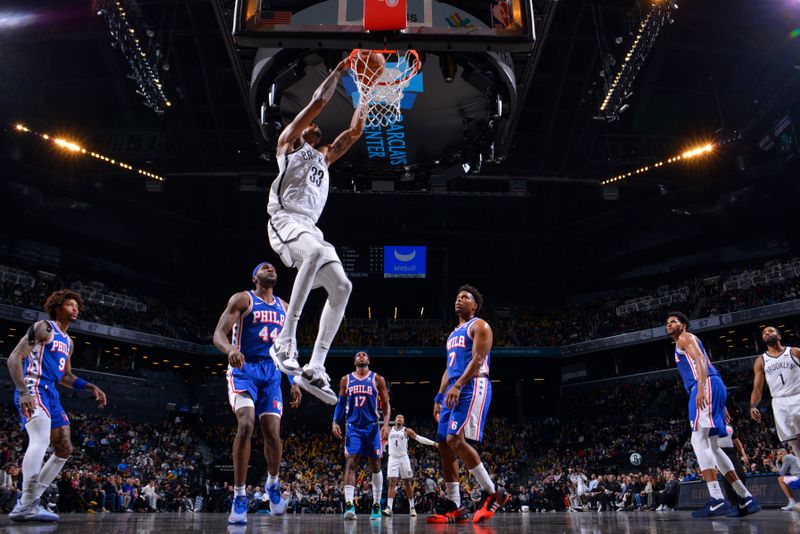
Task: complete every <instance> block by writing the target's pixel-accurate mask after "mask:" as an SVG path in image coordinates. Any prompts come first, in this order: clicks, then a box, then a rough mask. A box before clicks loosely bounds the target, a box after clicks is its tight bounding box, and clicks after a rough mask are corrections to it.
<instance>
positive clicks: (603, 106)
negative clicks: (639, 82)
mask: <svg viewBox="0 0 800 534" xmlns="http://www.w3.org/2000/svg"><path fill="white" fill-rule="evenodd" d="M677 7H678V6H677V4H676V3H675V2H671V1H666V0H655V1H653V2H652V7H651V8H650V11H648V13H647V15H645V17H644V19H643V20H642V22H641V24H639V28H638V29H637V31H636V34H635V37H634V38H633V41H632V42H631V45H630V48H628V51H627V52H626V54H625V56H624V58H623V60H622V62H621V63H620V66H619V71H618V72H617V74H616V75H615V76H614V77H613V78H611V77H610V76H606V75H605V71H604V72H603V74H604V76H603V79H604V80H605V83H606V93H605V96H604V97H603V100H602V102H601V103H600V113H599V115H597V116H595V118H596V119H600V120H609V121H610V120H614V119H616V118H618V116H619V113H620V112H621V111H622V110H621V109H620V108H621V107H622V106H623V104H622V101H623V100H625V98H627V97H629V96H630V95H631V94H632V87H633V83H634V82H635V81H636V76H637V75H638V74H639V71H640V70H641V69H642V67H643V66H644V63H645V60H646V59H647V55H648V54H649V53H650V50H651V49H652V48H653V45H654V44H655V41H656V38H657V37H658V34H659V33H660V32H661V28H662V27H663V26H664V24H665V23H667V22H669V21H670V20H671V11H672V10H673V9H677ZM626 105H627V104H626ZM626 109H627V108H626Z"/></svg>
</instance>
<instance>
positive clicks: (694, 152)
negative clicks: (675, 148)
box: [600, 143, 717, 185]
mask: <svg viewBox="0 0 800 534" xmlns="http://www.w3.org/2000/svg"><path fill="white" fill-rule="evenodd" d="M716 147H717V145H715V144H714V143H706V144H703V145H700V146H697V147H695V148H691V149H689V150H686V151H684V152H682V153H680V154H678V155H677V156H673V157H671V158H667V159H665V160H662V161H658V162H656V163H652V164H650V165H645V166H644V167H639V168H638V169H636V170H633V171H628V172H625V173H622V174H618V175H616V176H612V177H611V178H606V179H605V180H602V181H601V182H600V184H601V185H609V184H613V183H616V182H619V181H620V180H624V179H625V178H630V177H631V176H635V175H637V174H644V173H646V172H650V171H651V170H653V169H659V168H661V167H663V166H665V165H672V164H674V163H677V162H679V161H683V160H688V159H692V158H698V157H701V156H705V155H707V154H710V153H712V152H714V149H715V148H716Z"/></svg>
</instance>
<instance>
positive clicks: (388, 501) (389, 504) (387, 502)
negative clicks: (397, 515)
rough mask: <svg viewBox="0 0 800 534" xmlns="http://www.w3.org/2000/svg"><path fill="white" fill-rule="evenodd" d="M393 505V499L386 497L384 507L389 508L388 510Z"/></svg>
mask: <svg viewBox="0 0 800 534" xmlns="http://www.w3.org/2000/svg"><path fill="white" fill-rule="evenodd" d="M393 504H394V497H386V507H387V508H389V510H391V509H392V505H393Z"/></svg>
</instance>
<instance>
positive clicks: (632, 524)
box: [0, 510, 800, 534]
mask: <svg viewBox="0 0 800 534" xmlns="http://www.w3.org/2000/svg"><path fill="white" fill-rule="evenodd" d="M227 517H228V516H227V514H189V513H183V514H126V515H120V514H64V515H63V516H62V517H61V521H59V522H58V524H42V523H39V524H35V523H31V524H25V523H19V524H18V523H12V522H10V521H9V520H8V518H7V517H2V518H1V519H0V531H2V532H4V533H7V534H12V533H13V534H34V533H45V532H59V533H62V532H63V533H75V534H78V533H80V534H94V533H101V532H102V533H113V534H150V533H153V534H167V533H169V534H172V533H180V532H194V533H205V532H214V533H220V532H228V533H230V534H245V533H248V532H252V533H262V534H277V533H293V534H307V533H319V534H327V533H340V532H341V533H344V534H355V533H365V534H366V533H374V534H378V533H387V534H394V533H397V534H406V533H412V534H422V533H428V532H437V533H447V534H450V533H453V534H455V533H475V534H495V533H497V534H513V533H518V532H533V533H537V532H575V533H581V534H584V533H585V534H590V533H595V532H598V533H599V532H619V533H623V532H624V533H625V534H638V533H642V534H644V533H647V534H655V533H656V532H658V533H665V534H684V533H686V532H698V533H701V532H702V533H705V532H714V533H725V534H737V533H742V534H744V533H747V534H762V533H763V534H773V533H774V534H778V533H796V532H798V531H800V514H797V513H793V512H781V511H778V510H765V511H763V512H761V513H759V514H756V515H754V516H751V517H747V518H745V519H730V518H720V519H707V520H699V519H692V517H691V516H690V515H689V512H666V513H650V512H644V513H624V514H623V513H608V514H597V513H585V514H582V513H575V514H567V513H563V512H561V513H546V514H499V515H497V516H495V517H494V518H493V519H492V520H491V521H489V522H488V523H485V524H481V525H473V524H471V523H470V524H465V525H428V524H427V523H426V522H425V518H424V517H418V518H416V519H411V518H410V517H409V516H407V515H398V516H394V517H391V518H383V519H382V520H381V521H370V520H369V517H367V516H364V517H359V518H358V520H357V521H347V522H345V521H344V520H343V519H342V518H341V517H340V516H338V515H337V516H331V515H310V514H309V515H286V516H283V517H269V516H260V515H252V516H249V519H248V520H249V524H248V525H246V526H231V525H228V524H227Z"/></svg>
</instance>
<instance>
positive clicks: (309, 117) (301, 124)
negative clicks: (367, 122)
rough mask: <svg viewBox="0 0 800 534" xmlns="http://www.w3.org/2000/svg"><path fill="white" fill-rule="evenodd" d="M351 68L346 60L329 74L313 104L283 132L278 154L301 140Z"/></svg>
mask: <svg viewBox="0 0 800 534" xmlns="http://www.w3.org/2000/svg"><path fill="white" fill-rule="evenodd" d="M349 67H350V59H349V58H346V59H343V60H342V61H340V62H339V64H338V65H337V66H336V68H335V69H333V71H331V73H330V74H328V76H327V78H325V80H323V82H322V83H321V84H320V86H319V87H317V90H316V91H314V95H313V96H312V97H311V102H309V103H308V105H307V106H306V107H304V108H303V109H302V110H301V111H300V113H298V114H297V116H296V117H295V118H294V120H293V121H292V122H290V123H289V124H288V125H287V126H286V128H284V129H283V131H282V132H281V135H280V137H278V154H283V153H285V152H288V151H289V150H291V149H292V146H293V145H294V144H295V143H296V142H297V140H298V139H300V136H301V135H302V133H303V130H304V129H305V128H306V127H307V126H308V125H309V124H311V123H312V122H314V119H316V118H317V115H319V114H320V113H321V112H322V110H323V109H324V108H325V106H326V105H327V104H328V102H330V99H331V97H333V93H334V92H335V91H336V87H337V85H338V84H339V78H341V76H342V73H343V72H344V71H346V70H347V69H348V68H349Z"/></svg>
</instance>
